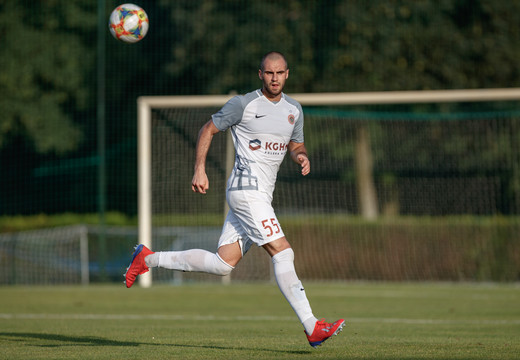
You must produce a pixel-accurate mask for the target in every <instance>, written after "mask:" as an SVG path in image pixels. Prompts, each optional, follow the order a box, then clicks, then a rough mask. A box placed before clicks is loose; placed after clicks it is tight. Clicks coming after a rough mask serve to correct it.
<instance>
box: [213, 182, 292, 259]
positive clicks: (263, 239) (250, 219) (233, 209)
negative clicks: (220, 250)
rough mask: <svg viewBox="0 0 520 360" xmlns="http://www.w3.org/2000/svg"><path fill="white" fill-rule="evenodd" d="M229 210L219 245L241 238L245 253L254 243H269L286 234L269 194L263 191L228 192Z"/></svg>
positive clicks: (231, 242)
mask: <svg viewBox="0 0 520 360" xmlns="http://www.w3.org/2000/svg"><path fill="white" fill-rule="evenodd" d="M226 197H227V201H228V204H229V208H230V210H229V212H228V214H227V216H226V220H225V221H224V226H223V227H222V234H221V235H220V239H219V241H218V247H221V246H222V245H228V244H233V243H235V242H237V241H238V242H239V244H240V248H241V250H242V255H244V254H245V253H246V252H247V251H248V250H249V248H250V247H251V245H252V244H253V243H255V244H256V245H258V246H262V245H265V244H267V243H269V242H271V241H274V240H277V239H280V238H281V237H284V236H285V235H284V233H283V230H282V227H281V226H280V224H279V222H278V219H277V217H276V214H275V213H274V209H273V207H272V206H271V198H270V197H269V195H267V194H265V193H262V192H260V191H250V190H235V191H228V192H227V194H226Z"/></svg>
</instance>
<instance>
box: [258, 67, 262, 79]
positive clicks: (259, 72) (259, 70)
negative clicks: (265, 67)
mask: <svg viewBox="0 0 520 360" xmlns="http://www.w3.org/2000/svg"><path fill="white" fill-rule="evenodd" d="M258 78H259V79H260V80H262V69H258Z"/></svg>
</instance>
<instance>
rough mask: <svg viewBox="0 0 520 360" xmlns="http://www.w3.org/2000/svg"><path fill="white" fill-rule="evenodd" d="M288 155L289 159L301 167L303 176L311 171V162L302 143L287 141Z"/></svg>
mask: <svg viewBox="0 0 520 360" xmlns="http://www.w3.org/2000/svg"><path fill="white" fill-rule="evenodd" d="M288 150H289V155H290V156H291V159H292V160H293V161H294V162H295V163H296V164H299V165H300V166H301V168H302V175H303V176H305V175H307V174H309V173H310V172H311V162H310V161H309V157H308V156H307V149H306V148H305V144H304V143H298V142H294V141H290V142H289V147H288Z"/></svg>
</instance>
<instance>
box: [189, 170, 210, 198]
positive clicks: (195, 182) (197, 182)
mask: <svg viewBox="0 0 520 360" xmlns="http://www.w3.org/2000/svg"><path fill="white" fill-rule="evenodd" d="M191 189H192V190H193V191H194V192H196V193H199V194H205V193H206V190H208V189H209V180H208V176H207V175H206V173H205V172H201V173H198V172H195V175H193V179H192V180H191Z"/></svg>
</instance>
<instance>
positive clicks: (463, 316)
mask: <svg viewBox="0 0 520 360" xmlns="http://www.w3.org/2000/svg"><path fill="white" fill-rule="evenodd" d="M306 291H307V295H308V297H309V300H310V301H311V305H312V306H313V310H314V312H315V315H316V316H319V317H326V318H327V319H328V320H336V319H337V318H339V317H345V318H346V319H347V327H346V328H345V329H344V330H343V332H341V333H340V334H339V335H338V336H336V337H334V338H332V339H331V340H329V341H327V342H326V343H324V345H323V346H321V347H319V348H317V349H313V348H311V347H310V346H309V345H308V343H307V341H306V338H305V336H304V334H303V328H302V326H301V325H300V324H299V322H298V320H297V318H296V316H295V315H294V313H293V312H292V309H291V308H290V307H289V305H288V304H287V303H286V301H285V299H284V298H283V297H282V295H281V294H280V293H279V291H278V288H277V286H276V285H275V284H232V285H229V286H225V285H219V284H193V285H183V286H165V285H162V286H155V287H153V288H151V289H142V288H138V287H136V288H132V289H126V288H125V287H124V285H123V284H121V285H120V286H115V285H102V286H89V287H79V286H78V287H76V286H70V287H69V286H67V287H40V286H38V287H0V324H1V326H0V345H1V348H0V349H1V350H0V359H146V360H148V359H215V360H216V359H335V360H337V359H519V358H520V287H519V286H518V285H511V284H510V285H497V284H445V283H418V284H409V283H330V284H329V283H326V284H322V283H319V284H318V283H307V284H306Z"/></svg>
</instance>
